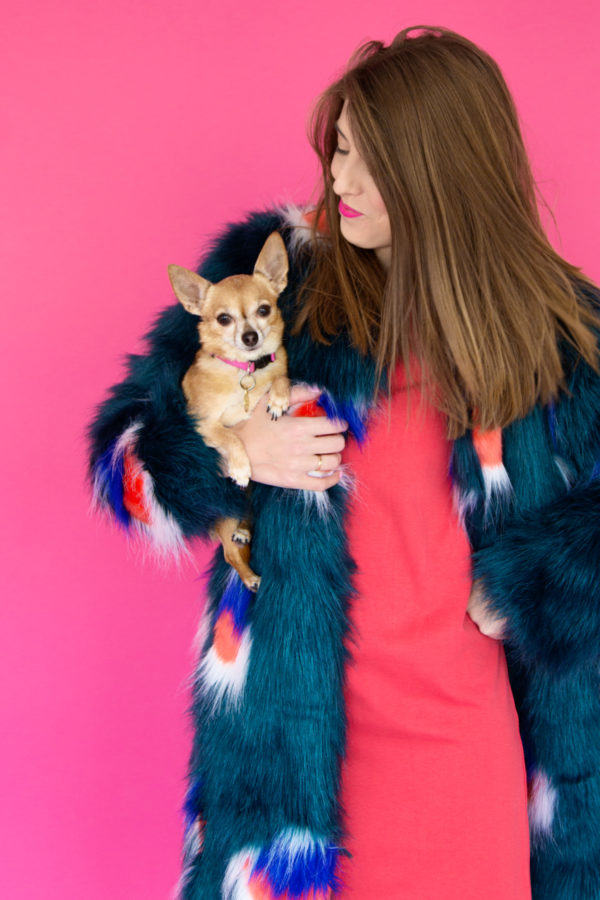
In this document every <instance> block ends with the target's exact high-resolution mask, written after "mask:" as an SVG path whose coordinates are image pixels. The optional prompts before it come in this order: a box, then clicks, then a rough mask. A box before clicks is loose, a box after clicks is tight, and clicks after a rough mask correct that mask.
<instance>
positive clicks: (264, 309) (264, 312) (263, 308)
mask: <svg viewBox="0 0 600 900" xmlns="http://www.w3.org/2000/svg"><path fill="white" fill-rule="evenodd" d="M256 312H257V313H258V315H259V316H268V315H269V313H270V312H271V307H270V306H269V304H268V303H262V304H261V305H260V306H259V307H258V309H257V310H256Z"/></svg>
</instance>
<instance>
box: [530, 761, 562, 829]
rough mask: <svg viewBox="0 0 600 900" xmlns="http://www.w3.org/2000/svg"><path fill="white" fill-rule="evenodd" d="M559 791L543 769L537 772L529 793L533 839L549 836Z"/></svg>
mask: <svg viewBox="0 0 600 900" xmlns="http://www.w3.org/2000/svg"><path fill="white" fill-rule="evenodd" d="M556 801H557V791H556V788H555V787H554V786H553V784H552V783H551V781H550V779H549V778H548V776H547V775H546V773H545V772H543V771H542V770H541V769H538V771H537V772H535V774H534V776H533V778H532V784H531V787H530V793H529V803H528V814H529V829H530V832H531V836H532V839H535V838H540V837H545V836H547V835H548V834H549V833H550V831H551V829H552V822H553V819H554V814H555V811H556Z"/></svg>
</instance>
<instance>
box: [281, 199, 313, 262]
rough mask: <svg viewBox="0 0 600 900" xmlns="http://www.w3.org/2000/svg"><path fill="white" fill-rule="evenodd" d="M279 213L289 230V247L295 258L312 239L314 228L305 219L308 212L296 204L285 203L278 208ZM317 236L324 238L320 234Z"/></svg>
mask: <svg viewBox="0 0 600 900" xmlns="http://www.w3.org/2000/svg"><path fill="white" fill-rule="evenodd" d="M277 212H278V213H279V215H280V216H281V218H282V219H283V220H284V222H285V224H286V225H287V227H288V229H289V246H290V250H291V252H292V255H293V256H295V255H296V253H297V252H298V249H299V248H300V247H302V246H304V244H308V243H309V241H310V240H311V239H312V227H311V225H310V223H309V222H308V221H307V219H306V217H305V213H306V212H307V210H305V209H303V208H302V207H301V206H296V205H295V204H294V203H283V204H281V205H280V206H279V207H278V208H277ZM317 236H318V237H322V235H321V234H320V233H319V232H317Z"/></svg>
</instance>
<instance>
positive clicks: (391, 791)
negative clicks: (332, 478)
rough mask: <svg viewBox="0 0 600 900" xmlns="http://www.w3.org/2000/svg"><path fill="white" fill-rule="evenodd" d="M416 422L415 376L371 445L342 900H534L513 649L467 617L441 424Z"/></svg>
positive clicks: (362, 485) (464, 559) (361, 542)
mask: <svg viewBox="0 0 600 900" xmlns="http://www.w3.org/2000/svg"><path fill="white" fill-rule="evenodd" d="M410 401H411V407H410V413H411V415H410V420H408V421H407V418H406V413H407V392H406V390H405V389H404V377H403V370H402V369H400V368H399V369H398V372H397V377H396V381H395V385H394V392H393V396H392V405H391V415H390V417H389V425H388V415H387V409H384V411H383V413H379V414H376V415H375V416H374V418H373V419H372V420H371V423H370V427H369V435H368V438H367V443H366V446H364V447H363V449H362V450H361V449H360V448H359V447H358V446H357V445H356V443H355V442H349V443H348V444H347V446H346V450H345V451H344V462H346V463H348V464H349V466H350V468H351V469H352V470H353V472H354V473H355V476H356V482H357V485H356V493H355V495H354V500H353V502H352V507H351V511H350V517H349V540H350V551H351V553H352V555H353V557H354V559H355V561H356V563H357V565H358V570H359V571H358V574H357V576H356V578H355V584H356V587H357V589H358V597H357V599H356V600H355V601H354V603H353V609H352V620H353V623H354V626H355V628H356V642H357V643H356V645H354V644H351V645H350V649H351V651H352V654H353V657H354V663H353V664H350V665H349V666H348V668H347V683H346V708H347V715H348V744H347V756H346V760H345V763H344V767H343V773H342V792H341V800H342V804H343V807H344V809H345V813H346V817H345V824H346V827H347V829H348V833H349V839H348V841H347V847H348V849H349V850H350V852H351V853H352V859H351V860H349V861H347V862H346V863H345V864H344V868H343V871H342V877H343V883H344V884H345V888H344V890H342V892H341V894H340V895H339V896H340V897H341V898H343V900H384V898H385V900H441V898H444V900H508V898H510V900H530V897H531V890H530V881H529V834H528V822H527V811H526V778H525V765H524V760H523V751H522V745H521V741H520V738H519V731H518V720H517V714H516V710H515V706H514V701H513V696H512V693H511V689H510V685H509V681H508V673H507V667H506V658H505V655H504V649H503V646H502V643H501V642H500V641H496V640H493V639H492V638H488V637H485V636H484V635H482V634H481V632H480V631H479V630H478V628H477V627H476V626H475V625H474V624H473V622H472V621H471V619H470V618H469V617H468V616H467V615H466V607H467V603H468V599H469V591H470V587H471V580H470V570H469V544H468V539H467V536H466V533H465V531H464V529H463V528H462V526H461V525H460V523H459V521H458V519H457V516H456V513H455V511H454V509H453V505H452V499H451V486H450V480H449V475H448V463H449V455H450V443H449V441H448V440H447V439H446V436H445V424H444V418H443V416H442V415H441V414H440V413H438V412H437V411H436V410H434V409H432V408H431V407H429V408H427V409H426V410H424V411H421V410H420V408H419V403H420V394H419V389H418V387H416V388H414V389H413V390H411V397H410Z"/></svg>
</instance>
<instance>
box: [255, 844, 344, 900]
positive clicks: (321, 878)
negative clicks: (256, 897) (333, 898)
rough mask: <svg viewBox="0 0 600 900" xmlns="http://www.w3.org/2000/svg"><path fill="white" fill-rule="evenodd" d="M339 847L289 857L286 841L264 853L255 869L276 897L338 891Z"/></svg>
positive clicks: (311, 849) (314, 848)
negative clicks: (330, 890)
mask: <svg viewBox="0 0 600 900" xmlns="http://www.w3.org/2000/svg"><path fill="white" fill-rule="evenodd" d="M338 858H339V851H338V849H337V847H333V846H330V845H329V846H327V845H325V844H322V843H320V842H318V843H313V844H312V846H310V847H305V848H303V849H302V850H300V851H299V852H298V853H297V854H293V853H290V851H289V848H288V847H287V846H286V842H284V841H281V842H279V841H276V842H274V844H272V845H271V846H270V847H267V848H265V849H264V850H262V851H261V853H260V854H259V856H258V859H257V860H256V863H255V864H254V867H253V870H252V871H253V873H254V872H260V873H261V874H262V875H263V876H264V878H265V880H266V881H267V882H268V884H269V886H270V887H271V889H272V891H273V894H274V895H275V896H276V897H279V896H280V895H284V894H285V895H286V896H289V897H298V898H301V897H304V896H305V895H306V894H307V893H309V892H310V891H311V890H313V891H322V892H326V891H327V890H329V889H334V890H335V889H337V887H338V886H339V885H338V879H337V878H336V874H335V871H336V866H337V862H338Z"/></svg>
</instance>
